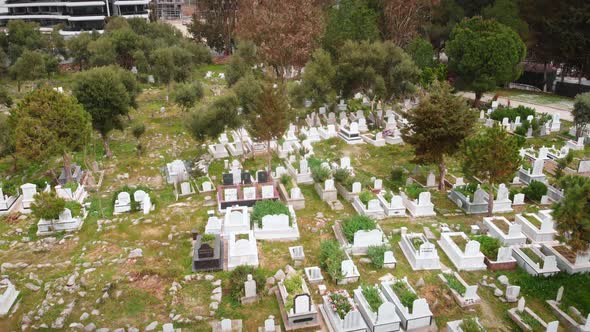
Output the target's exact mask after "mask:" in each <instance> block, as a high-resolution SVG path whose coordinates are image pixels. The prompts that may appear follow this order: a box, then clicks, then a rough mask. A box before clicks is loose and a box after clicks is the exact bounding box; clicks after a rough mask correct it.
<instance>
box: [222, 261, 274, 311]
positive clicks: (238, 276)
mask: <svg viewBox="0 0 590 332" xmlns="http://www.w3.org/2000/svg"><path fill="white" fill-rule="evenodd" d="M249 274H251V275H252V279H254V281H256V292H257V293H260V292H262V291H263V290H264V285H265V281H266V280H265V277H264V273H262V271H261V270H259V269H256V268H254V267H253V266H249V265H240V266H238V267H236V268H235V269H234V270H233V271H231V273H230V275H229V285H230V296H231V298H232V299H233V300H235V301H237V302H238V303H239V301H240V299H241V298H242V297H243V296H244V295H245V293H244V282H246V280H248V275H249Z"/></svg>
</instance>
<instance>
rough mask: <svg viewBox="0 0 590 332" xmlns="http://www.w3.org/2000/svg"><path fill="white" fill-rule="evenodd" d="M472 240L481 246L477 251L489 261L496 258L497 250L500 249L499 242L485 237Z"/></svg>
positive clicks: (481, 236)
mask: <svg viewBox="0 0 590 332" xmlns="http://www.w3.org/2000/svg"><path fill="white" fill-rule="evenodd" d="M473 239H474V240H475V241H477V242H479V243H480V245H481V246H480V248H479V249H480V250H481V253H482V254H484V255H485V256H486V257H487V258H488V259H490V260H496V258H497V257H498V249H500V247H501V243H500V240H498V239H496V238H493V237H490V236H487V235H480V236H476V237H474V238H473Z"/></svg>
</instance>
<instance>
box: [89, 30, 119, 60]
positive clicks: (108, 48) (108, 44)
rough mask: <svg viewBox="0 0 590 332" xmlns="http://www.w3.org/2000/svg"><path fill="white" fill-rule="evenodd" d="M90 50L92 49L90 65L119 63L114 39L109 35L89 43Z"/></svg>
mask: <svg viewBox="0 0 590 332" xmlns="http://www.w3.org/2000/svg"><path fill="white" fill-rule="evenodd" d="M88 51H90V65H92V66H95V67H100V66H109V65H114V64H116V63H117V54H116V53H115V48H114V46H113V41H112V40H111V38H109V37H108V36H102V37H100V38H98V39H97V40H94V41H91V42H90V43H88Z"/></svg>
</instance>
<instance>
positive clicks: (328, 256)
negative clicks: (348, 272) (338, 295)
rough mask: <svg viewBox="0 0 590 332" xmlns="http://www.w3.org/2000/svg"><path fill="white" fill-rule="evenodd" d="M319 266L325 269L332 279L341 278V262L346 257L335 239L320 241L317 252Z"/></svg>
mask: <svg viewBox="0 0 590 332" xmlns="http://www.w3.org/2000/svg"><path fill="white" fill-rule="evenodd" d="M318 258H319V261H320V267H321V268H322V269H323V270H324V271H327V272H328V274H329V275H330V277H332V280H334V281H338V280H340V279H341V278H342V272H341V270H340V269H341V263H342V261H343V260H345V259H346V256H345V255H344V252H343V251H342V249H340V245H339V244H338V242H337V241H336V240H324V241H322V242H320V254H319V257H318Z"/></svg>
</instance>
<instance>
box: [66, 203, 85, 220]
mask: <svg viewBox="0 0 590 332" xmlns="http://www.w3.org/2000/svg"><path fill="white" fill-rule="evenodd" d="M64 208H67V209H70V212H72V217H78V216H81V215H82V205H80V203H78V202H72V201H69V202H66V204H65V206H64Z"/></svg>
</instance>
